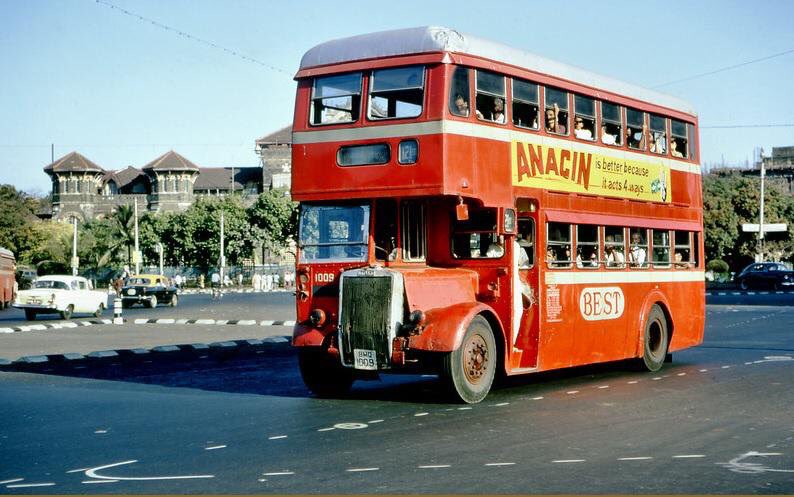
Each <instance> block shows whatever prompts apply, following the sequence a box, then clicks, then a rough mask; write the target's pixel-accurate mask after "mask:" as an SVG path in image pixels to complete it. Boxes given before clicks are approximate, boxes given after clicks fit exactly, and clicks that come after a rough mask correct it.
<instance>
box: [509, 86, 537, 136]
mask: <svg viewBox="0 0 794 497" xmlns="http://www.w3.org/2000/svg"><path fill="white" fill-rule="evenodd" d="M538 109H539V107H538V85H536V84H535V83H530V82H528V81H524V80H521V79H513V124H515V125H516V126H518V127H519V128H529V129H538Z"/></svg>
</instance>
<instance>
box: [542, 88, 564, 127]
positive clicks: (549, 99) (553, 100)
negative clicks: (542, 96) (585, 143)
mask: <svg viewBox="0 0 794 497" xmlns="http://www.w3.org/2000/svg"><path fill="white" fill-rule="evenodd" d="M544 116H545V118H546V119H545V126H546V131H547V132H548V133H554V134H557V135H567V134H568V92H567V91H562V90H558V89H556V88H550V87H548V86H547V87H546V107H545V110H544Z"/></svg>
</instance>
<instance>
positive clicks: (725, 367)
mask: <svg viewBox="0 0 794 497" xmlns="http://www.w3.org/2000/svg"><path fill="white" fill-rule="evenodd" d="M728 368H730V366H723V367H722V369H728Z"/></svg>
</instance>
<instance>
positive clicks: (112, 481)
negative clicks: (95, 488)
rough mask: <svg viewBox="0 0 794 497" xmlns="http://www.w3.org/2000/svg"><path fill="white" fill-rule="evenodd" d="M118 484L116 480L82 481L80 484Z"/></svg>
mask: <svg viewBox="0 0 794 497" xmlns="http://www.w3.org/2000/svg"><path fill="white" fill-rule="evenodd" d="M118 482H119V481H118V480H83V481H82V482H81V483H84V484H86V485H89V484H93V485H98V484H102V483H118Z"/></svg>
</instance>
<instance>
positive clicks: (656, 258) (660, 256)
mask: <svg viewBox="0 0 794 497" xmlns="http://www.w3.org/2000/svg"><path fill="white" fill-rule="evenodd" d="M651 233H653V267H670V232H669V231H667V230H651Z"/></svg>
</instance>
